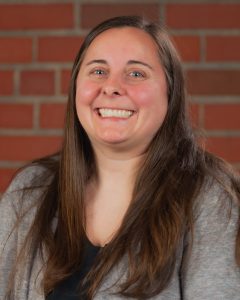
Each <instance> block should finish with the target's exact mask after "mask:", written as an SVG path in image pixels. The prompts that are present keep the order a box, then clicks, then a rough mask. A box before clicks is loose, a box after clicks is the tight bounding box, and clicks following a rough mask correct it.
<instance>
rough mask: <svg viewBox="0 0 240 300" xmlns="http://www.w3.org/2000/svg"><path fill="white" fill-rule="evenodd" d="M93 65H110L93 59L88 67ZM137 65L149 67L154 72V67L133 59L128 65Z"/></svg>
mask: <svg viewBox="0 0 240 300" xmlns="http://www.w3.org/2000/svg"><path fill="white" fill-rule="evenodd" d="M91 64H105V65H107V64H108V63H107V61H106V60H104V59H93V60H90V61H89V62H88V63H87V64H86V65H87V66H89V65H91ZM136 64H137V65H143V66H145V67H148V68H149V69H151V70H153V67H152V66H150V65H149V64H147V63H145V62H143V61H139V60H133V59H131V60H129V61H128V62H127V65H136Z"/></svg>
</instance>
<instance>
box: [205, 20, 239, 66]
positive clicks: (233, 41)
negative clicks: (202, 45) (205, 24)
mask: <svg viewBox="0 0 240 300" xmlns="http://www.w3.org/2000/svg"><path fill="white" fill-rule="evenodd" d="M239 17H240V15H239ZM206 49H207V50H206V57H207V60H208V61H238V60H240V36H209V37H207V48H206Z"/></svg>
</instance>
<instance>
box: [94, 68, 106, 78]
mask: <svg viewBox="0 0 240 300" xmlns="http://www.w3.org/2000/svg"><path fill="white" fill-rule="evenodd" d="M106 74H107V72H106V71H105V70H103V69H100V68H97V69H93V70H91V71H90V75H93V76H97V77H102V76H105V75H106Z"/></svg>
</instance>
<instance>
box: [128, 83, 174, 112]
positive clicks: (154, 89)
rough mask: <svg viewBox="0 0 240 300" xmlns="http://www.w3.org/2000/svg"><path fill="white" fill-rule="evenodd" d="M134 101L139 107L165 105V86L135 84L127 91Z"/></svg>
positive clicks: (166, 100)
mask: <svg viewBox="0 0 240 300" xmlns="http://www.w3.org/2000/svg"><path fill="white" fill-rule="evenodd" d="M129 95H130V96H131V98H132V99H134V102H135V103H136V105H137V106H139V107H145V108H152V107H156V109H157V107H159V106H161V107H163V108H166V107H167V103H168V99H167V93H166V89H165V87H161V86H160V85H159V84H153V85H149V84H146V85H144V86H136V87H134V89H132V90H131V92H130V93H129Z"/></svg>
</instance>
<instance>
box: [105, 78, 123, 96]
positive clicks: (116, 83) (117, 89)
mask: <svg viewBox="0 0 240 300" xmlns="http://www.w3.org/2000/svg"><path fill="white" fill-rule="evenodd" d="M102 92H103V94H104V95H106V96H109V97H118V96H122V95H124V93H125V89H124V87H123V86H122V84H121V83H120V80H118V79H113V78H111V79H110V78H108V79H107V80H106V81H105V83H104V86H103V88H102Z"/></svg>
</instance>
